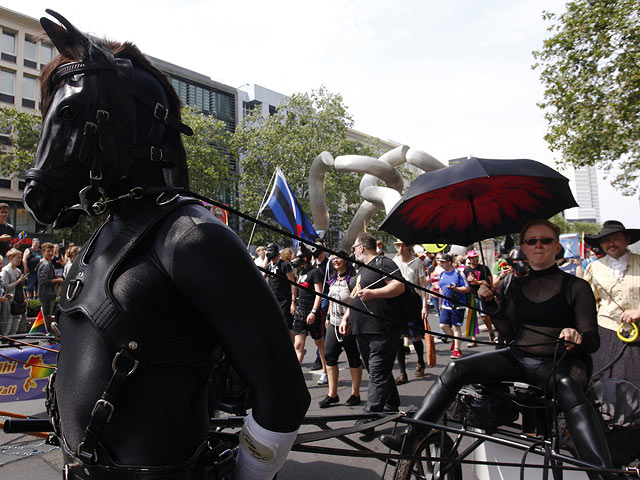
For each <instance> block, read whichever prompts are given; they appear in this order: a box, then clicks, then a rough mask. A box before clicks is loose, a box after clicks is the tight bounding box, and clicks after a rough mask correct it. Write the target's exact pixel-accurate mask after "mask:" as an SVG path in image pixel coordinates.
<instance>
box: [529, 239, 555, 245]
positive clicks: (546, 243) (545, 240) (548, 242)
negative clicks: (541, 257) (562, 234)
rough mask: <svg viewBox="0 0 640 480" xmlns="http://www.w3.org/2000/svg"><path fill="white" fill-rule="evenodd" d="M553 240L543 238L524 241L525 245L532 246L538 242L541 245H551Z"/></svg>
mask: <svg viewBox="0 0 640 480" xmlns="http://www.w3.org/2000/svg"><path fill="white" fill-rule="evenodd" d="M553 240H554V239H553V238H549V237H545V238H528V239H527V240H525V241H524V243H526V244H527V245H530V246H533V245H535V244H537V243H538V242H540V243H541V244H542V245H551V244H552V243H553Z"/></svg>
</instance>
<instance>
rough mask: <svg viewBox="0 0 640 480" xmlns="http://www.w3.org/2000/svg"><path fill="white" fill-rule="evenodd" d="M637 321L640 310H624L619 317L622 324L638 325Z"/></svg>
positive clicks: (639, 318) (639, 317)
mask: <svg viewBox="0 0 640 480" xmlns="http://www.w3.org/2000/svg"><path fill="white" fill-rule="evenodd" d="M638 320H640V308H636V309H634V310H625V311H624V312H622V315H620V321H621V322H624V323H638Z"/></svg>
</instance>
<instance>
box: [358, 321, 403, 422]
mask: <svg viewBox="0 0 640 480" xmlns="http://www.w3.org/2000/svg"><path fill="white" fill-rule="evenodd" d="M356 342H358V349H359V350H360V355H362V362H363V363H364V367H365V368H366V369H367V371H368V372H369V387H368V388H367V403H366V404H365V406H364V411H365V412H382V411H398V408H399V407H400V396H399V395H398V387H396V382H395V381H394V380H393V374H392V371H393V363H394V362H395V359H396V347H397V346H398V334H397V333H389V334H358V335H356Z"/></svg>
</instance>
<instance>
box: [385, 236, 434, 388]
mask: <svg viewBox="0 0 640 480" xmlns="http://www.w3.org/2000/svg"><path fill="white" fill-rule="evenodd" d="M393 244H394V245H395V247H396V251H397V252H398V253H397V255H396V256H395V257H394V258H393V261H394V262H395V264H396V265H397V266H398V268H399V269H400V273H402V276H403V277H404V279H405V280H407V281H409V282H411V283H415V284H416V285H420V286H421V287H426V285H427V277H426V275H425V273H424V265H423V263H422V260H420V258H418V257H416V256H414V255H413V254H412V249H411V247H410V246H407V245H405V244H404V242H403V241H402V240H400V239H397V240H396V241H395V242H393ZM409 288H413V287H409ZM419 295H420V298H421V301H422V310H421V312H419V315H417V316H416V318H412V319H411V320H409V324H408V325H407V327H406V328H405V329H403V330H402V334H401V337H400V345H399V347H398V353H397V360H398V366H399V367H400V374H399V375H398V377H397V378H396V380H395V382H396V385H403V384H405V383H407V382H408V381H409V378H408V376H407V366H406V359H405V356H406V352H405V350H404V345H403V339H404V338H408V339H409V341H410V342H411V343H412V344H413V348H414V349H415V351H416V355H417V357H418V364H417V365H416V371H415V372H414V376H415V377H416V378H420V377H424V369H425V362H424V343H422V337H423V332H424V320H426V318H427V298H426V293H425V292H424V291H420V292H419Z"/></svg>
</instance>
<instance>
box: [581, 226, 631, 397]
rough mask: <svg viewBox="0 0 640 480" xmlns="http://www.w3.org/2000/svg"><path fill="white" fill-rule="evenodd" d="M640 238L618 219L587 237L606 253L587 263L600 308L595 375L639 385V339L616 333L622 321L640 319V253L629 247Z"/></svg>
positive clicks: (588, 241)
mask: <svg viewBox="0 0 640 480" xmlns="http://www.w3.org/2000/svg"><path fill="white" fill-rule="evenodd" d="M638 240H640V230H639V229H631V228H625V226H624V225H623V224H622V223H621V222H618V221H616V220H608V221H606V222H604V225H603V227H602V230H601V231H600V233H598V234H597V235H587V236H585V241H586V242H587V243H588V244H590V245H591V246H594V247H600V248H601V249H602V251H603V252H604V253H605V256H604V257H602V258H601V259H599V260H597V261H595V262H592V263H590V264H589V265H588V266H587V269H586V271H585V273H584V279H585V280H586V281H587V282H589V283H590V284H591V288H592V290H593V294H594V296H595V297H596V306H597V307H598V333H599V335H600V349H599V350H598V351H596V352H595V353H594V354H593V355H592V357H593V364H594V369H593V371H594V377H596V378H597V377H601V378H622V379H624V380H627V381H629V382H631V383H633V384H635V385H636V386H637V387H639V388H640V371H639V370H638V364H640V342H638V341H635V342H632V343H624V342H622V341H620V339H619V338H618V334H617V330H618V328H619V327H620V325H621V324H624V323H626V324H631V323H634V324H638V322H639V321H640V255H636V254H635V253H631V252H630V251H629V249H628V248H627V247H628V246H629V245H631V244H633V243H635V242H637V241H638ZM625 330H626V329H625Z"/></svg>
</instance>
